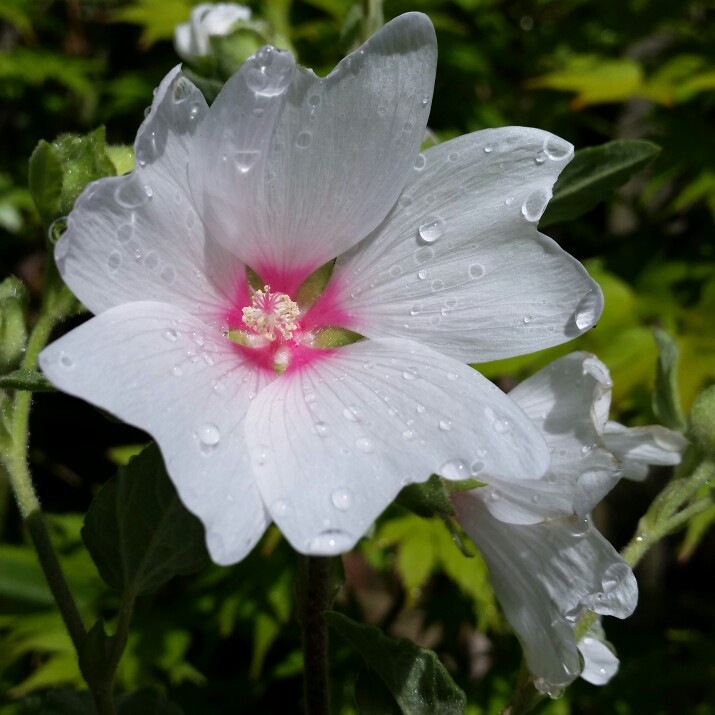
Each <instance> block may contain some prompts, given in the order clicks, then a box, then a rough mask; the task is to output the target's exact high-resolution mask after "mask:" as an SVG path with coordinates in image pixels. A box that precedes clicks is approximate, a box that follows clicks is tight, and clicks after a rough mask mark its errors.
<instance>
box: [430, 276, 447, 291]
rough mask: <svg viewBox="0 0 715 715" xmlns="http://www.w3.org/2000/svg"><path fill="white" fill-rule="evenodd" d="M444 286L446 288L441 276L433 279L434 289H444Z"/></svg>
mask: <svg viewBox="0 0 715 715" xmlns="http://www.w3.org/2000/svg"><path fill="white" fill-rule="evenodd" d="M442 288H444V283H443V282H442V281H441V280H440V279H439V278H437V279H435V280H433V281H432V290H433V291H438V290H442Z"/></svg>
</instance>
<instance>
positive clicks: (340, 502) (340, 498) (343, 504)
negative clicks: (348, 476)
mask: <svg viewBox="0 0 715 715" xmlns="http://www.w3.org/2000/svg"><path fill="white" fill-rule="evenodd" d="M330 500H331V501H332V502H333V506H334V507H335V508H336V509H340V511H345V510H346V509H349V508H350V507H351V506H352V503H353V495H352V494H351V492H350V490H349V489H336V490H335V491H334V492H333V493H332V494H331V495H330Z"/></svg>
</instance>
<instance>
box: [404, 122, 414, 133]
mask: <svg viewBox="0 0 715 715" xmlns="http://www.w3.org/2000/svg"><path fill="white" fill-rule="evenodd" d="M414 126H415V125H414V124H413V123H412V122H405V125H404V126H403V127H402V129H403V131H406V132H411V131H412V130H413V129H414Z"/></svg>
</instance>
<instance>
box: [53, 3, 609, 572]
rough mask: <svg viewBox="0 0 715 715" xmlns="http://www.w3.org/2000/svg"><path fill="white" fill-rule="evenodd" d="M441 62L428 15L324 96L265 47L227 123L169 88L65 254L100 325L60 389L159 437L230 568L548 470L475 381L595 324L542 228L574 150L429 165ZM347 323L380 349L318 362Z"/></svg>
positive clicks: (62, 365)
mask: <svg viewBox="0 0 715 715" xmlns="http://www.w3.org/2000/svg"><path fill="white" fill-rule="evenodd" d="M436 52H437V50H436V42H435V36H434V29H433V27H432V24H431V23H430V21H429V20H428V19H427V17H425V16H424V15H422V14H419V13H411V14H407V15H403V16H401V17H399V18H397V19H396V20H394V21H392V22H390V23H388V24H387V25H386V26H385V27H384V28H383V29H382V30H380V31H379V32H378V33H377V34H376V35H375V36H374V37H372V38H371V39H370V40H369V41H368V42H367V43H366V44H364V45H363V46H362V47H361V48H359V49H358V50H357V51H356V52H354V53H353V54H352V55H350V56H349V57H347V58H346V59H344V60H343V61H342V62H341V63H340V64H339V65H338V67H337V68H336V69H335V70H334V71H333V72H332V73H331V74H330V75H328V76H327V77H326V78H324V79H319V78H318V77H316V76H315V74H314V73H313V72H312V71H311V70H307V69H303V68H301V67H298V66H296V64H295V61H294V59H293V57H292V56H291V55H290V54H289V53H287V52H281V51H278V50H275V49H273V48H271V47H266V48H263V49H262V50H260V51H259V52H257V53H256V55H254V56H253V57H251V58H249V59H248V60H247V61H246V62H245V63H244V65H243V66H242V67H241V68H240V70H239V71H238V72H237V73H236V74H235V75H234V76H233V77H232V78H231V79H230V80H229V81H228V83H227V84H226V86H225V87H224V89H223V90H222V92H221V93H220V94H219V96H218V97H217V99H216V101H215V102H214V104H213V105H212V106H211V108H210V109H209V108H208V107H207V105H206V102H205V101H204V99H203V97H202V95H201V94H200V93H199V91H198V90H197V89H196V88H195V87H194V86H193V85H192V84H191V83H190V82H189V81H188V80H187V79H186V78H185V77H183V76H182V75H181V74H180V72H179V70H178V69H175V70H173V71H172V72H171V73H170V74H169V75H168V76H167V77H166V78H165V79H164V81H163V82H162V84H161V86H160V87H159V89H158V91H157V93H156V96H155V98H154V102H153V106H152V109H151V112H150V113H149V115H148V116H147V118H146V120H145V121H144V123H143V124H142V126H141V128H140V130H139V133H138V135H137V140H136V144H135V151H136V158H137V167H136V170H135V171H134V172H133V173H131V174H128V175H126V176H123V177H118V178H108V179H103V180H101V181H98V182H96V183H94V184H92V185H90V186H89V187H88V188H87V189H86V190H85V192H84V193H83V194H82V196H81V197H80V199H79V200H78V202H77V205H76V207H75V209H74V211H73V212H72V214H71V215H70V217H69V227H68V230H67V232H66V233H65V235H64V236H63V237H62V239H61V240H60V241H59V242H58V244H57V246H56V250H55V257H56V260H57V264H58V266H59V269H60V271H61V273H62V276H63V278H64V279H65V280H66V281H67V283H68V285H69V286H70V287H71V288H72V290H73V291H74V292H75V293H76V294H77V296H78V297H79V298H80V300H82V302H83V303H84V304H85V305H86V306H87V307H88V308H89V309H90V310H91V311H92V312H93V313H95V314H96V317H95V318H93V319H92V320H90V321H88V322H87V323H85V324H84V325H82V326H80V327H79V328H77V329H75V330H73V331H72V332H70V333H69V334H68V335H66V336H65V337H63V338H61V339H60V340H58V341H57V342H55V343H54V344H53V345H51V346H50V347H48V348H47V349H46V350H45V351H44V352H43V354H42V357H41V363H42V367H43V370H44V371H45V373H46V375H47V376H48V377H49V379H51V380H52V381H53V382H54V383H55V384H56V385H57V386H58V387H60V388H61V389H63V390H65V391H67V392H69V393H72V394H74V395H77V396H80V397H82V398H84V399H86V400H89V401H90V402H92V403H94V404H97V405H100V406H101V407H103V408H104V409H106V410H109V411H110V412H112V413H114V414H115V415H117V416H118V417H120V418H121V419H123V420H125V421H127V422H130V423H131V424H134V425H137V426H139V427H141V428H143V429H145V430H146V431H147V432H149V433H150V434H151V435H152V436H153V437H154V438H155V439H156V441H157V442H158V444H159V446H160V448H161V450H162V453H163V455H164V458H165V461H166V466H167V470H168V472H169V474H170V475H171V477H172V479H173V481H174V483H175V484H176V486H177V489H178V492H179V495H180V497H181V499H182V500H183V502H184V503H185V504H186V506H187V507H188V508H189V509H190V510H192V511H193V512H194V513H196V514H197V515H198V516H199V517H200V518H201V519H202V521H203V522H204V524H205V526H206V530H207V542H208V546H209V550H210V552H211V555H212V557H213V558H214V559H215V560H216V561H217V562H219V563H232V562H235V561H237V560H239V559H241V558H242V557H243V556H245V554H246V553H247V552H248V551H249V550H250V549H251V548H252V547H253V545H254V544H255V542H256V541H257V539H258V538H259V537H260V536H261V534H262V533H263V531H264V529H265V528H266V526H267V524H269V523H270V521H271V520H273V521H275V522H276V523H277V524H278V526H279V527H280V528H281V530H282V531H283V533H284V534H285V536H286V537H287V539H288V540H289V541H290V542H291V543H292V544H293V546H294V547H295V548H296V549H298V550H299V551H302V552H307V553H312V554H334V553H339V552H342V551H346V550H348V549H349V548H351V547H352V546H353V544H354V543H355V542H356V541H357V539H359V538H360V537H361V535H362V534H364V533H365V531H366V530H367V529H368V528H369V526H370V525H371V523H372V522H373V520H374V519H375V517H376V516H377V515H378V514H379V513H380V512H381V511H382V510H383V509H384V508H385V506H386V505H387V504H389V502H390V501H391V500H392V499H393V498H394V497H395V495H396V494H397V493H398V492H399V491H400V489H401V488H402V487H403V486H405V485H406V484H408V483H410V482H417V481H423V480H425V479H427V478H428V477H429V475H430V474H431V473H438V474H441V475H442V476H444V477H446V478H457V479H460V478H464V477H468V476H470V474H473V473H478V472H484V473H485V474H488V475H489V476H490V478H491V477H493V478H495V479H499V480H503V481H505V482H506V481H508V480H509V479H510V478H512V477H514V476H518V477H520V478H521V477H524V478H531V479H537V478H538V477H540V476H541V475H542V474H543V473H544V472H545V470H546V468H547V466H548V461H549V456H548V451H547V448H546V446H545V444H544V441H543V438H542V437H541V436H540V435H539V433H538V430H537V429H536V428H535V427H534V426H533V425H532V424H531V422H530V421H529V419H528V418H527V417H526V416H525V415H524V414H523V413H522V412H521V410H520V409H519V408H518V407H517V406H516V405H515V403H514V402H513V401H512V400H510V399H509V398H508V397H506V396H505V395H504V394H502V393H501V392H500V391H499V390H497V389H496V387H495V386H494V385H492V384H491V383H490V382H489V381H488V380H486V379H484V378H483V377H482V376H481V375H479V373H477V372H476V371H474V370H473V369H471V368H470V367H468V366H467V365H466V364H465V363H466V362H476V361H483V360H489V359H493V358H499V357H506V356H509V355H516V354H519V353H524V352H529V351H532V350H537V349H539V348H543V347H547V346H549V345H554V344H557V343H561V342H563V341H565V340H568V339H569V338H571V337H574V336H576V335H578V334H580V333H582V332H583V331H584V330H586V329H588V328H589V327H590V326H591V325H592V324H593V323H594V321H596V320H597V319H598V317H599V314H600V311H601V307H602V296H601V293H600V290H599V288H598V286H597V285H596V284H595V283H594V282H593V281H592V280H591V279H590V278H589V277H588V275H587V273H586V272H585V271H584V269H583V267H582V266H581V265H580V264H579V263H578V262H577V261H575V260H574V259H573V258H571V257H570V256H569V255H567V254H566V253H564V252H563V251H562V250H561V249H560V248H559V247H558V246H557V245H556V244H555V243H554V242H553V241H551V240H550V239H548V238H546V237H545V236H542V235H540V234H539V233H538V232H537V230H536V227H535V222H536V220H537V218H538V215H539V214H540V212H541V211H542V210H543V208H544V206H545V204H546V201H547V199H548V197H549V196H550V195H551V187H552V185H553V183H554V181H555V179H556V177H557V175H558V173H559V172H560V171H561V169H562V168H563V167H564V165H565V164H566V163H567V162H568V160H569V158H570V157H571V154H572V147H571V146H570V145H569V144H567V143H566V142H564V141H562V140H561V139H558V138H557V137H555V136H553V135H551V134H547V133H545V132H541V131H538V130H536V129H524V128H509V129H499V130H489V131H484V132H479V133H475V134H471V135H468V136H463V137H460V138H458V139H455V140H453V141H450V142H446V143H444V144H441V145H439V146H436V147H433V148H431V149H428V150H427V151H425V152H424V154H418V152H419V149H420V144H421V143H422V139H423V137H424V133H425V127H426V122H427V116H428V113H429V107H430V102H431V96H432V88H433V82H434V72H435V63H436ZM336 256H338V259H337V262H336V264H335V267H334V270H333V271H332V276H331V277H330V282H329V283H328V285H327V287H326V288H325V290H324V291H323V292H322V294H321V295H320V297H319V298H318V299H317V300H316V301H315V302H314V303H311V302H310V300H304V299H303V297H302V294H301V293H299V288H300V286H301V285H302V284H303V283H304V281H305V280H306V278H308V276H310V275H311V274H312V273H313V272H314V271H316V269H318V268H320V267H321V266H323V265H325V264H329V262H331V261H332V259H333V258H334V257H336ZM246 266H250V267H251V268H252V269H253V271H254V272H255V273H256V274H258V275H259V276H260V278H261V284H260V286H255V288H260V289H259V290H253V289H249V285H248V279H247V271H246ZM335 326H338V327H340V328H345V329H348V330H351V331H355V332H357V333H359V334H361V335H362V336H365V337H366V338H368V339H366V340H363V341H360V342H354V343H352V344H350V345H346V346H344V347H340V348H334V349H330V348H325V347H320V345H321V343H322V341H323V340H324V336H325V333H324V332H322V331H323V330H324V329H325V328H327V327H335Z"/></svg>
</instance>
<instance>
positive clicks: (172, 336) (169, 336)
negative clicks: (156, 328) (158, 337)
mask: <svg viewBox="0 0 715 715" xmlns="http://www.w3.org/2000/svg"><path fill="white" fill-rule="evenodd" d="M162 335H163V336H164V338H165V339H166V340H168V341H169V342H170V343H175V342H176V341H177V339H178V337H179V334H178V333H177V332H176V330H174V328H167V329H166V330H165V331H164V332H163V333H162Z"/></svg>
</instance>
